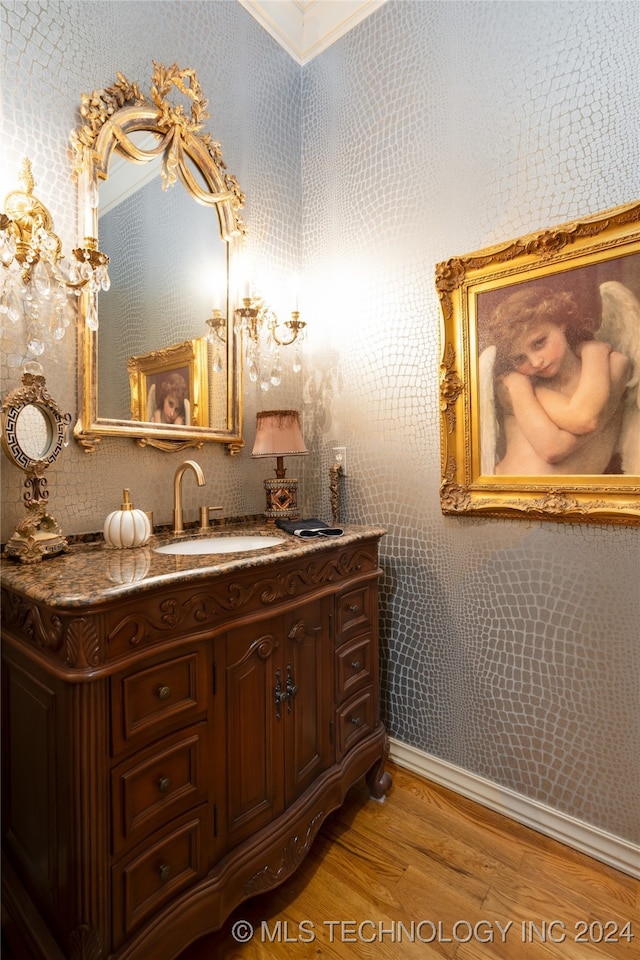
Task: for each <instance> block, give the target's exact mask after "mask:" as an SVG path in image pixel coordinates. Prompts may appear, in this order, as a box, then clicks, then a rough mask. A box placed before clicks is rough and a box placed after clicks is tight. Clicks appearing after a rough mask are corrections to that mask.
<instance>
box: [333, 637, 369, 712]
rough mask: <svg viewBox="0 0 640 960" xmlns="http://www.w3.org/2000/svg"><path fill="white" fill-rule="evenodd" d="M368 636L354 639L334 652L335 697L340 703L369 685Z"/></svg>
mask: <svg viewBox="0 0 640 960" xmlns="http://www.w3.org/2000/svg"><path fill="white" fill-rule="evenodd" d="M371 646H372V640H371V635H370V634H365V635H364V636H360V637H356V638H355V640H350V641H349V642H348V643H345V644H343V646H342V647H340V649H339V650H338V651H337V652H336V697H337V699H338V702H339V703H341V702H342V701H343V700H344V699H345V697H348V696H350V695H351V694H352V693H354V692H355V691H356V690H357V689H359V688H360V687H362V686H365V685H366V684H368V683H371V680H372V677H371Z"/></svg>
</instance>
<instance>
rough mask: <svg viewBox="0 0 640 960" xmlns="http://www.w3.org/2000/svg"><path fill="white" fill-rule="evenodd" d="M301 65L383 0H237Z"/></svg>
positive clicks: (358, 21)
mask: <svg viewBox="0 0 640 960" xmlns="http://www.w3.org/2000/svg"><path fill="white" fill-rule="evenodd" d="M238 2H239V3H241V4H242V6H243V7H244V8H245V10H247V11H248V12H249V13H250V14H251V16H252V17H254V18H255V19H256V20H257V21H258V23H259V24H261V26H263V27H264V28H265V30H267V32H268V33H270V34H271V36H272V37H273V38H274V40H277V41H278V43H279V44H280V46H281V47H284V49H285V50H286V51H287V53H289V54H290V55H291V56H292V57H293V59H294V60H295V61H296V62H297V63H299V64H300V65H301V66H304V64H305V63H309V61H310V60H312V59H313V58H314V57H316V56H317V55H318V54H319V53H322V51H323V50H326V49H327V47H329V46H331V44H332V43H335V41H336V40H339V39H340V37H343V36H344V35H345V33H348V31H349V30H351V29H352V28H353V27H355V26H356V24H358V23H360V22H361V21H362V20H364V19H365V17H368V16H369V15H370V14H371V13H373V12H374V11H375V10H377V9H378V8H379V7H381V6H382V4H383V3H385V2H386V0H238Z"/></svg>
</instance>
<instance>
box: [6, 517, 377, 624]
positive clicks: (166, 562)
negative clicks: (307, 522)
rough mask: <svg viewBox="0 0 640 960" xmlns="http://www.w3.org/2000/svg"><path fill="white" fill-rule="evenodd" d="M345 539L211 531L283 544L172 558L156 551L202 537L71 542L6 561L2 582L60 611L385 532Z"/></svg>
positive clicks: (259, 529) (244, 528)
mask: <svg viewBox="0 0 640 960" xmlns="http://www.w3.org/2000/svg"><path fill="white" fill-rule="evenodd" d="M342 529H343V530H344V534H343V536H341V537H317V538H308V539H301V538H300V537H296V536H294V535H293V534H287V533H285V532H284V531H283V530H280V529H279V528H277V527H274V526H273V525H272V524H271V525H269V524H266V523H252V524H243V525H229V526H224V527H220V526H219V527H215V528H212V529H211V530H210V531H209V533H207V534H204V536H207V537H209V536H213V537H215V536H216V535H218V536H225V537H228V536H247V535H251V536H256V535H258V536H278V537H282V540H283V542H282V543H281V544H278V545H276V546H272V547H268V548H266V549H259V550H253V551H249V552H241V553H225V554H217V555H216V554H199V555H187V556H185V555H174V554H161V553H157V552H156V551H155V549H154V548H155V547H158V546H161V545H162V544H165V543H171V542H173V541H176V540H181V539H185V540H191V539H194V537H195V536H199V534H198V533H196V532H194V531H186V532H185V533H184V534H183V535H181V536H180V537H176V536H175V535H173V534H172V533H156V534H154V535H153V536H152V537H151V538H150V540H149V542H148V543H147V544H145V546H143V547H136V548H134V549H129V550H116V549H113V548H110V547H108V546H107V545H106V543H105V542H104V540H99V541H97V542H94V543H77V544H71V545H70V547H69V551H68V552H67V553H63V554H59V555H58V556H55V557H50V558H48V559H46V560H43V561H42V562H40V563H35V564H24V563H20V562H18V561H16V560H13V559H7V558H3V559H2V561H1V563H0V582H1V583H2V585H3V586H4V587H6V588H7V589H11V590H15V591H17V592H19V593H21V594H23V595H25V596H28V597H29V598H30V599H31V600H35V601H39V602H43V603H46V604H48V605H49V606H51V607H57V608H58V609H69V608H73V607H79V606H86V605H87V603H99V602H101V601H104V600H108V599H113V598H118V597H121V598H130V597H132V596H135V595H136V594H138V593H144V592H146V591H147V590H153V589H155V588H157V587H158V586H159V585H162V584H163V583H166V584H167V585H170V584H171V585H174V584H175V583H176V582H177V581H184V582H186V581H193V580H198V579H204V578H205V577H207V578H210V577H211V576H212V575H213V576H223V575H225V574H228V573H232V572H233V571H237V570H246V569H247V568H251V567H263V566H265V565H266V564H269V563H271V562H272V561H274V560H292V559H295V558H306V557H309V556H311V555H313V554H314V553H323V552H326V551H328V550H332V549H336V548H340V547H347V546H350V545H352V544H356V543H358V542H359V541H362V540H367V539H371V538H372V537H376V538H380V537H382V536H383V535H384V534H385V533H386V530H385V529H384V528H383V527H379V526H360V525H355V524H347V525H343V526H342Z"/></svg>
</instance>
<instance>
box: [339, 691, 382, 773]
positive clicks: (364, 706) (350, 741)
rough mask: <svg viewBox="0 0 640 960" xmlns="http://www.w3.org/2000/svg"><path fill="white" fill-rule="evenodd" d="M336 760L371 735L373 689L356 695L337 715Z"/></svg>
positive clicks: (372, 725)
mask: <svg viewBox="0 0 640 960" xmlns="http://www.w3.org/2000/svg"><path fill="white" fill-rule="evenodd" d="M336 726H337V740H336V746H337V759H338V760H340V758H341V757H342V756H343V754H345V753H346V752H347V750H349V749H350V748H351V747H352V746H353V745H354V744H355V743H358V741H359V740H362V738H363V737H366V735H367V734H368V733H371V731H372V730H373V727H374V700H373V687H368V688H367V689H366V690H363V691H362V693H359V694H356V696H354V697H352V698H351V700H348V701H347V703H345V705H344V706H343V707H341V709H340V710H338V714H337V724H336Z"/></svg>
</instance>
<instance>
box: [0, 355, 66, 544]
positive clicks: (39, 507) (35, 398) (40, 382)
mask: <svg viewBox="0 0 640 960" xmlns="http://www.w3.org/2000/svg"><path fill="white" fill-rule="evenodd" d="M70 422H71V414H69V413H62V411H61V410H60V408H59V407H58V404H57V403H56V402H55V400H53V399H52V397H51V396H50V394H49V393H48V391H47V387H46V383H45V378H44V377H43V376H41V375H40V374H36V373H30V372H26V373H23V375H22V386H21V387H18V388H17V389H16V390H13V391H12V392H11V393H9V394H8V395H7V396H6V397H5V399H4V401H3V404H2V449H3V450H4V452H5V453H6V455H7V456H8V457H9V459H10V460H11V461H12V462H13V463H15V465H16V466H17V467H20V469H21V470H24V471H25V473H26V474H27V478H26V480H25V482H24V485H25V493H24V502H25V507H26V511H27V512H26V516H25V517H24V518H23V519H22V520H21V521H20V522H19V523H18V525H17V527H16V529H15V533H14V534H13V536H12V537H11V538H10V539H9V541H8V542H7V545H6V547H5V554H6V555H7V556H9V557H15V558H16V559H18V560H20V561H21V562H22V563H37V562H38V561H39V560H42V558H43V557H50V556H53V555H55V554H56V553H60V552H61V551H62V550H66V549H67V541H66V540H65V538H64V537H63V536H62V531H61V530H60V527H59V526H58V523H57V521H56V520H55V518H54V517H52V516H51V515H50V514H49V513H48V512H47V501H48V499H49V491H48V490H47V480H46V477H45V475H44V472H45V470H46V469H47V468H48V467H50V466H51V464H52V463H55V461H56V460H57V459H58V457H59V456H60V453H61V451H62V448H63V446H64V444H65V442H66V434H67V428H68V425H69V424H70Z"/></svg>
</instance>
